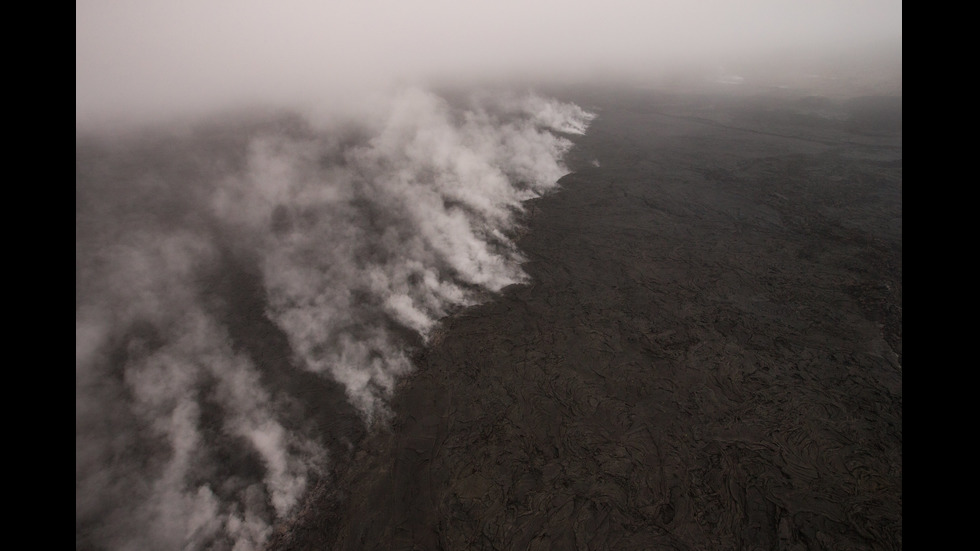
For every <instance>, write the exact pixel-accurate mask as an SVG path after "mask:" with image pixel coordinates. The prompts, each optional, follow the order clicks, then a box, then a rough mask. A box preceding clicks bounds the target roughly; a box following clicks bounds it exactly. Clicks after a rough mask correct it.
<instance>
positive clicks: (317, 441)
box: [75, 89, 592, 549]
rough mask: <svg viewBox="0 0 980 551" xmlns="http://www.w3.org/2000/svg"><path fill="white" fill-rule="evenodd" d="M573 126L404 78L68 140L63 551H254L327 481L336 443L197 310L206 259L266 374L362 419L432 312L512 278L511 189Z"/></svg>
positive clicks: (538, 180) (523, 192)
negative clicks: (276, 343)
mask: <svg viewBox="0 0 980 551" xmlns="http://www.w3.org/2000/svg"><path fill="white" fill-rule="evenodd" d="M376 105H377V104H376ZM591 118H592V115H591V114H589V113H587V112H585V111H583V110H582V109H580V108H578V107H577V106H575V105H571V104H567V103H560V102H557V101H554V100H549V99H546V98H543V97H540V96H537V95H534V94H524V95H497V96H488V95H485V94H484V95H482V96H474V97H472V98H470V99H469V100H468V101H465V102H461V103H459V104H457V105H451V104H450V103H449V102H447V101H446V100H444V99H442V98H441V97H439V96H437V95H434V94H432V93H430V92H426V91H423V90H420V89H408V90H405V91H402V92H400V93H398V94H396V95H394V96H393V97H391V98H389V101H388V102H387V103H385V104H384V107H383V109H379V110H375V111H374V112H373V113H372V116H370V117H368V118H366V119H365V120H364V121H362V122H360V123H356V122H355V121H353V120H352V119H351V118H350V117H348V118H346V119H345V120H344V121H343V122H331V121H329V120H327V119H324V118H323V117H322V116H318V117H312V118H307V119H303V118H298V117H295V116H291V115H282V116H276V117H272V118H271V119H268V120H265V121H260V122H257V123H250V124H244V123H242V124H240V125H239V126H238V127H235V126H234V124H235V123H234V122H233V121H225V122H219V123H212V125H211V127H210V128H211V133H210V134H208V133H206V132H204V131H203V130H198V129H194V128H190V129H188V128H183V129H181V130H176V131H173V132H171V133H167V132H164V131H160V132H159V133H157V134H155V135H145V136H135V137H134V136H132V135H131V136H129V137H128V139H127V140H122V141H114V140H112V139H105V140H103V139H98V138H91V137H89V138H84V137H82V138H79V139H78V140H77V142H76V256H75V258H76V318H75V319H76V321H75V380H76V394H75V404H76V415H75V423H76V438H75V442H76V462H75V480H76V494H75V495H76V545H77V546H78V547H81V548H85V547H86V546H93V547H96V548H111V549H175V548H188V549H201V548H228V549H231V548H234V549H256V548H260V547H261V545H262V543H263V542H264V541H265V540H266V539H267V538H268V537H269V535H270V531H271V529H272V526H273V524H274V523H275V522H276V521H277V520H279V519H283V518H286V517H288V516H289V515H290V514H291V513H292V512H293V511H294V509H295V507H296V505H297V503H298V502H299V500H300V498H301V496H302V495H303V494H304V492H305V491H306V490H308V489H309V486H310V483H311V480H312V479H313V477H317V476H322V475H324V473H326V472H327V471H328V468H329V465H330V453H331V446H333V445H336V444H337V443H334V442H324V441H323V437H322V435H320V434H318V433H317V432H316V431H315V430H305V429H297V428H295V427H294V426H293V425H292V424H291V423H290V422H289V419H288V415H287V412H288V411H289V410H290V404H291V400H293V399H294V398H295V397H293V396H289V395H286V394H284V393H282V392H274V391H272V390H271V389H270V388H268V387H267V385H264V384H263V381H264V379H263V376H262V372H263V369H268V368H267V367H265V366H261V365H256V364H255V363H254V361H253V358H252V357H251V356H250V355H249V354H248V353H247V352H246V351H244V349H243V348H242V347H241V346H238V345H236V343H235V339H233V338H232V337H231V333H232V332H233V329H232V328H231V327H229V325H228V323H229V322H228V321H227V320H226V319H224V318H223V317H222V316H221V315H219V314H218V312H219V311H220V310H221V307H220V304H221V303H222V302H227V301H233V300H235V299H236V296H235V291H234V289H233V290H232V291H230V292H229V291H221V290H218V289H216V288H215V287H214V285H213V283H212V282H213V277H214V274H215V272H216V271H220V270H223V269H226V264H223V261H222V258H224V255H226V254H228V251H230V250H231V251H234V254H236V255H238V256H239V257H241V258H247V259H250V260H249V261H250V262H253V263H254V265H255V269H256V270H257V272H258V273H259V274H260V276H261V281H262V284H263V291H262V293H263V294H264V297H263V303H264V308H265V312H264V314H265V315H266V316H267V317H268V318H269V319H270V320H272V321H273V322H274V323H275V325H276V326H277V327H278V328H279V329H280V330H281V331H282V333H283V334H284V335H285V336H286V338H287V339H288V343H289V348H290V349H291V355H292V359H291V363H290V364H289V367H288V368H289V369H297V370H306V371H310V372H313V373H316V374H317V375H318V376H321V377H325V378H330V379H331V380H335V381H337V382H339V383H340V384H342V385H343V388H344V389H345V391H346V395H347V399H348V400H349V401H350V402H351V403H352V404H353V405H354V407H356V409H357V410H358V411H359V412H360V414H361V416H362V418H363V420H364V423H371V422H374V421H379V420H380V421H382V422H383V421H384V419H385V416H386V411H387V410H386V400H387V398H388V397H389V396H390V394H391V392H392V390H393V388H394V384H395V382H396V381H397V379H398V378H399V377H400V376H402V375H404V374H406V373H408V372H409V371H410V370H411V369H412V364H411V361H410V353H411V351H412V349H413V347H416V346H418V345H420V344H421V343H422V342H424V341H425V340H426V339H427V338H428V337H429V335H430V334H431V332H432V331H433V329H434V327H435V325H436V324H437V323H438V320H439V319H440V318H442V317H444V316H445V315H447V314H449V313H451V312H452V311H453V310H455V309H458V308H460V307H463V306H466V305H469V304H474V303H476V302H478V301H480V300H484V299H485V298H486V297H487V296H488V294H489V293H493V292H496V291H499V290H500V289H502V288H503V287H505V286H507V285H509V284H512V283H517V282H521V281H523V280H524V277H525V276H524V274H523V272H522V270H521V264H520V263H521V260H522V259H521V256H520V253H519V251H518V250H517V249H516V248H515V246H514V243H513V242H512V241H511V239H510V237H508V236H509V235H512V232H513V230H515V229H516V224H517V223H518V222H517V215H518V214H519V213H520V212H521V210H522V201H525V200H527V199H528V198H531V197H537V196H539V195H541V194H543V193H546V192H548V191H549V190H552V189H553V188H554V187H555V186H556V181H557V180H558V179H559V178H560V177H561V176H562V175H563V174H564V173H565V172H566V169H565V167H564V166H563V164H562V155H563V154H564V153H565V151H566V150H567V149H568V148H569V147H570V145H571V142H570V141H569V140H568V139H567V137H566V136H568V135H570V134H574V133H581V132H584V131H585V130H586V128H587V126H588V123H589V121H590V120H591ZM215 125H217V127H218V128H219V130H220V128H221V125H231V130H224V131H223V132H222V131H219V132H215V131H214V129H215ZM215 136H217V137H215Z"/></svg>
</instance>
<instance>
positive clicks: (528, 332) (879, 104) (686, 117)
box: [272, 91, 902, 550]
mask: <svg viewBox="0 0 980 551" xmlns="http://www.w3.org/2000/svg"><path fill="white" fill-rule="evenodd" d="M578 94H579V95H578V97H576V98H573V99H574V101H576V102H577V103H579V105H582V106H583V107H585V108H587V109H590V110H593V111H595V112H597V113H598V115H599V116H598V118H597V119H596V120H595V121H594V122H593V123H592V126H591V128H590V130H589V132H588V134H587V135H586V136H584V137H580V138H577V146H576V148H575V149H574V150H573V153H572V154H573V157H574V158H572V159H571V160H570V163H571V164H570V166H571V168H572V169H573V170H574V172H573V173H572V174H570V175H568V176H566V177H565V178H564V179H563V180H562V181H561V185H562V189H561V191H560V192H558V193H555V194H552V195H549V196H546V197H544V198H541V199H538V200H535V201H534V203H533V206H532V208H531V209H529V216H528V220H527V226H528V232H527V233H526V235H524V237H523V238H522V239H521V241H520V247H521V249H522V250H523V251H524V253H525V254H526V256H527V258H528V262H527V264H526V266H525V267H526V270H527V272H528V274H529V275H530V276H531V280H532V283H531V284H529V285H524V286H513V287H510V288H508V289H506V290H505V292H504V293H503V295H502V296H501V297H499V298H498V299H497V300H495V301H493V302H491V303H487V304H483V305H480V306H476V307H473V308H470V309H468V310H466V311H465V312H463V313H462V314H461V315H458V316H455V317H453V318H451V319H448V320H445V322H444V327H443V328H442V330H441V332H440V333H439V335H437V338H435V339H433V343H432V345H431V346H430V347H429V348H427V349H426V351H425V353H424V354H422V355H420V356H419V357H418V358H416V363H417V367H418V369H417V372H416V373H415V374H414V375H413V376H411V377H410V378H408V379H406V380H405V381H403V383H402V384H401V386H400V387H399V389H398V390H397V392H396V395H395V398H394V400H393V404H392V409H393V411H394V413H395V417H394V421H393V424H392V426H391V427H390V428H387V429H377V430H374V431H372V432H371V433H370V434H369V436H367V437H366V438H365V440H364V441H363V442H362V445H361V447H360V450H359V451H358V452H357V455H356V457H355V458H354V460H353V462H352V467H351V469H349V470H348V471H347V472H346V473H345V474H344V475H343V476H342V477H341V478H340V479H339V480H336V481H335V483H334V484H332V485H330V486H327V485H323V486H322V487H320V488H318V489H317V491H315V492H314V493H313V494H312V495H311V497H310V499H309V501H308V503H307V504H306V507H305V509H304V512H303V513H302V514H301V515H300V516H299V517H298V518H297V519H296V520H295V522H294V523H292V524H290V525H288V526H281V527H279V529H278V530H277V533H276V535H275V537H274V538H273V541H272V547H273V548H280V549H313V548H322V549H326V548H330V549H338V550H340V549H521V550H523V549H712V550H714V549H747V550H750V549H788V550H803V549H807V550H816V549H834V550H842V549H901V548H902V234H901V225H902V224H901V222H902V141H901V99H900V98H862V99H860V100H856V101H843V100H840V101H838V100H829V99H819V98H803V97H795V98H794V97H791V96H789V95H784V96H767V97H760V96H748V95H741V96H739V95H734V94H730V95H718V94H687V95H671V94H666V93H652V92H646V93H640V92H636V93H632V94H626V93H610V92H605V93H601V94H600V93H596V92H588V93H586V92H581V91H580V92H579V93H578ZM593 160H595V161H598V163H593V162H592V161H593ZM596 164H598V166H596Z"/></svg>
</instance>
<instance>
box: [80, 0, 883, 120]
mask: <svg viewBox="0 0 980 551" xmlns="http://www.w3.org/2000/svg"><path fill="white" fill-rule="evenodd" d="M75 31H76V32H75V102H76V103H75V107H76V122H79V121H86V120H90V119H94V118H99V117H106V116H139V115H143V116H146V115H149V114H153V113H168V112H179V111H186V110H188V109H201V108H206V109H210V108H214V107H228V106H231V105H234V104H236V103H237V102H241V101H274V102H295V101H306V100H313V99H315V98H318V97H319V98H322V99H325V100H326V101H330V100H331V98H336V97H341V96H350V95H357V94H359V93H362V92H363V91H364V90H370V89H375V88H378V87H383V86H387V85H390V84H392V83H406V82H413V83H414V82H417V81H420V80H425V79H427V78H430V77H441V78H447V77H449V78H457V79H460V80H464V79H470V78H498V77H536V76H540V77H541V78H560V77H577V78H584V77H588V76H590V75H597V74H608V73H610V72H615V71H625V72H627V73H629V74H631V75H633V76H636V77H637V78H644V77H645V76H650V75H652V74H653V73H655V72H656V71H658V70H661V69H662V68H664V67H668V66H676V65H684V64H692V65H693V64H704V65H711V64H712V63H716V64H726V63H727V64H732V63H735V62H742V61H746V60H751V59H754V58H758V59H761V58H763V57H764V56H766V55H771V54H775V53H787V52H790V53H792V52H810V53H812V52H820V51H827V52H830V53H839V52H842V51H848V50H851V49H857V48H863V47H864V46H867V45H881V44H895V45H896V47H897V48H898V49H899V50H900V44H901V35H902V2H901V0H815V1H804V0H697V1H688V0H646V1H641V0H633V1H631V0H492V1H491V0H473V1H459V0H414V1H409V0H356V1H355V0H278V1H272V0H268V1H261V0H141V1H138V2H134V1H129V0H77V1H76V4H75ZM644 73H649V75H645V74H644Z"/></svg>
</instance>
